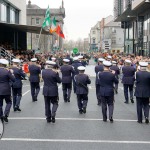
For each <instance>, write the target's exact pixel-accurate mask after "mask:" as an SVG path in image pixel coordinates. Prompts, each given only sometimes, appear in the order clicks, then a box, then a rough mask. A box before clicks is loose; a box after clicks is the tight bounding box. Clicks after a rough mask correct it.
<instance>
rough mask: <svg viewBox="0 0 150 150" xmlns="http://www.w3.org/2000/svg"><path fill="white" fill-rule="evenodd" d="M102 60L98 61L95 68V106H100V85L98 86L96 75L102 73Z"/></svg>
mask: <svg viewBox="0 0 150 150" xmlns="http://www.w3.org/2000/svg"><path fill="white" fill-rule="evenodd" d="M103 61H104V59H103V58H99V59H98V65H97V66H95V73H96V80H95V87H96V97H97V105H99V106H100V105H101V97H100V92H99V90H100V84H99V82H98V81H99V80H98V74H99V73H100V72H103V71H104V66H103Z"/></svg>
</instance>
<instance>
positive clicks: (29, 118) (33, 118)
mask: <svg viewBox="0 0 150 150" xmlns="http://www.w3.org/2000/svg"><path fill="white" fill-rule="evenodd" d="M9 119H10V120H45V118H42V117H11V118H9ZM56 119H57V120H68V121H103V119H92V118H89V119H88V118H87V119H86V118H56ZM114 121H117V122H136V121H137V120H127V119H114Z"/></svg>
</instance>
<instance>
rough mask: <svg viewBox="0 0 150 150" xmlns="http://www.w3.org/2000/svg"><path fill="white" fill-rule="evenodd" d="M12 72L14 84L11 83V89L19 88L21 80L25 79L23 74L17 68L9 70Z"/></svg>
mask: <svg viewBox="0 0 150 150" xmlns="http://www.w3.org/2000/svg"><path fill="white" fill-rule="evenodd" d="M11 69H12V70H13V71H14V76H15V82H13V83H12V87H13V88H21V87H22V81H21V80H22V79H24V78H25V73H23V71H22V69H20V68H17V67H12V68H11Z"/></svg>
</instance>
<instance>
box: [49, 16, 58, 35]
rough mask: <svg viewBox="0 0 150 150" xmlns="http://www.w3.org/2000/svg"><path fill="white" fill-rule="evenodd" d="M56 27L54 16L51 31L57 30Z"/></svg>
mask: <svg viewBox="0 0 150 150" xmlns="http://www.w3.org/2000/svg"><path fill="white" fill-rule="evenodd" d="M56 28H57V26H56V19H55V17H54V18H53V21H52V25H51V28H50V33H53V32H55V31H56Z"/></svg>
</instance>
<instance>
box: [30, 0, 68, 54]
mask: <svg viewBox="0 0 150 150" xmlns="http://www.w3.org/2000/svg"><path fill="white" fill-rule="evenodd" d="M46 9H47V8H46ZM46 9H42V8H40V7H39V6H37V5H34V4H31V1H30V0H29V1H28V4H27V25H32V26H40V27H42V24H43V21H44V19H45V12H46ZM50 14H51V20H52V19H53V18H54V17H55V19H56V22H57V24H59V25H60V26H61V28H62V29H63V24H64V18H65V9H64V3H63V1H62V5H61V7H60V8H59V9H50ZM39 36H40V34H33V33H28V34H27V45H28V46H27V47H28V49H35V50H36V49H38V48H39V49H40V50H41V51H43V52H49V51H56V50H62V49H63V40H62V38H60V37H58V36H57V35H50V34H49V35H41V36H40V37H39ZM39 39H40V40H39ZM38 43H39V45H38Z"/></svg>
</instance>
